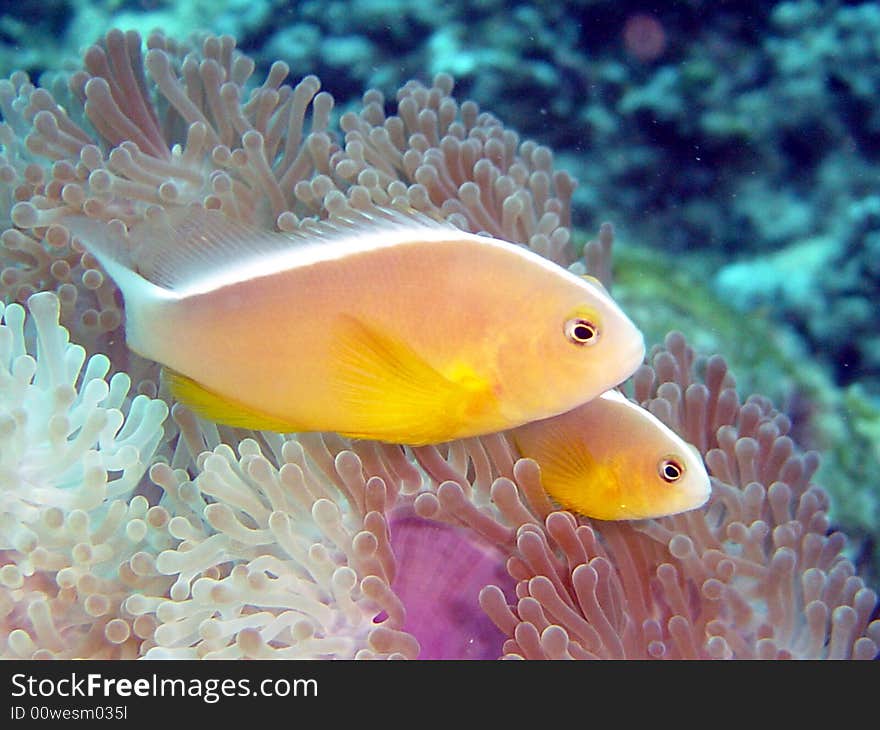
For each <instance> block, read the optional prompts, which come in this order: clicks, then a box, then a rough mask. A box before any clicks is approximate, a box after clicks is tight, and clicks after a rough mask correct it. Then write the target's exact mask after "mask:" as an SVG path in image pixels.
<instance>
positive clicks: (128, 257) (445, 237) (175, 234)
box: [72, 206, 614, 306]
mask: <svg viewBox="0 0 880 730" xmlns="http://www.w3.org/2000/svg"><path fill="white" fill-rule="evenodd" d="M85 223H95V225H85ZM72 228H73V229H74V231H75V233H77V234H78V235H81V236H82V237H83V240H82V243H83V245H84V246H85V247H86V249H88V250H89V251H91V252H92V253H94V254H95V255H96V256H97V257H98V258H99V260H100V261H101V263H102V264H103V265H104V266H105V268H107V269H108V273H110V275H111V276H112V277H113V278H114V279H116V281H117V284H119V285H120V287H121V288H122V289H123V293H125V289H126V288H127V287H126V286H125V284H124V283H123V281H121V280H120V279H123V278H124V277H122V276H119V275H118V271H119V269H120V268H125V269H128V270H129V271H130V270H131V268H132V267H133V266H134V267H136V273H137V274H139V275H140V277H142V278H143V279H145V280H146V281H147V282H150V283H151V284H152V285H154V287H158V288H159V289H160V290H163V291H162V292H161V298H163V299H164V298H167V299H178V300H180V299H185V298H188V297H192V296H197V295H199V294H206V293H208V292H212V291H216V290H218V289H221V288H223V287H226V286H231V285H233V284H239V283H241V282H244V281H250V280H253V279H258V278H262V277H266V276H271V275H274V274H278V273H280V272H283V271H289V270H291V269H295V268H301V267H306V266H310V265H312V264H316V263H319V262H324V261H333V260H338V259H342V258H345V257H346V256H350V255H352V254H355V253H363V252H366V251H372V250H379V249H383V248H389V247H393V246H400V245H405V244H414V245H417V244H420V243H432V242H443V241H450V242H454V241H457V242H462V241H473V242H478V243H479V244H480V245H481V246H495V247H502V248H504V250H505V251H507V252H509V253H511V254H513V255H518V256H521V257H523V258H525V259H527V260H529V261H530V262H531V264H532V265H533V266H535V265H536V266H540V267H542V268H545V269H547V270H551V271H553V272H554V273H555V274H556V275H557V276H563V277H570V278H571V280H572V281H577V282H578V284H579V285H581V286H584V287H585V288H586V287H589V288H590V291H591V294H592V296H594V297H599V298H600V299H607V303H609V304H611V305H612V306H614V305H613V303H612V300H611V297H610V296H609V295H608V294H607V293H606V292H603V291H600V290H598V289H596V288H595V287H592V286H590V285H589V284H588V283H586V282H584V281H583V280H582V279H581V278H580V277H578V276H577V275H575V274H572V273H571V272H569V271H567V270H566V269H564V268H563V267H561V266H558V265H557V264H554V263H553V262H551V261H549V260H548V259H545V258H543V257H542V256H540V255H538V254H537V253H535V252H533V251H531V250H529V249H528V248H526V247H524V246H521V245H519V244H513V243H509V242H507V241H501V240H498V239H495V238H492V237H489V236H483V235H477V234H473V233H468V232H466V231H462V230H461V229H459V228H457V227H456V226H454V225H452V224H451V223H449V222H447V221H444V220H439V221H438V220H435V219H433V218H431V217H429V216H427V215H425V214H423V213H420V212H417V211H414V210H408V211H406V212H402V211H398V210H394V209H389V208H376V209H374V210H372V211H370V212H364V211H354V210H352V211H350V212H347V213H346V215H345V216H334V217H333V218H331V219H330V220H327V221H307V222H304V224H303V228H302V229H301V230H300V231H296V232H292V233H287V232H285V233H278V232H274V231H266V230H261V229H259V228H257V227H255V226H251V225H249V224H246V223H242V222H240V221H235V220H232V219H229V218H227V217H226V216H225V215H224V214H223V213H221V212H219V211H216V210H206V209H204V208H202V207H199V206H192V207H190V208H180V209H177V210H174V211H170V212H162V213H160V214H159V215H153V216H148V218H147V220H145V221H143V222H140V223H138V224H135V225H134V226H133V227H132V228H131V230H130V231H129V234H128V241H124V240H121V236H119V235H118V234H117V233H116V232H114V231H113V230H112V229H111V228H110V227H108V226H106V225H105V224H100V223H97V222H94V221H86V220H85V219H84V220H83V221H82V222H81V223H80V224H79V225H75V226H72ZM116 239H120V240H116ZM111 268H112V269H113V271H111ZM159 295H160V292H158V291H157V292H156V293H155V294H153V296H159Z"/></svg>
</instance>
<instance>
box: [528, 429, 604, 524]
mask: <svg viewBox="0 0 880 730" xmlns="http://www.w3.org/2000/svg"><path fill="white" fill-rule="evenodd" d="M511 438H512V440H513V443H514V446H516V448H517V450H518V451H519V452H520V455H521V456H525V457H528V458H530V459H534V460H535V461H536V462H537V463H538V466H540V467H541V483H542V484H543V485H544V489H545V490H546V491H547V493H548V494H549V495H550V496H551V497H553V499H555V500H556V501H557V502H559V504H561V505H562V506H563V507H567V508H569V509H572V508H575V507H576V506H578V505H582V504H583V502H584V501H585V500H584V490H585V489H590V488H592V489H594V490H598V489H600V488H601V486H602V485H601V475H600V468H599V464H598V462H597V459H596V457H595V456H593V455H592V454H591V453H590V451H589V448H588V446H587V445H586V444H585V443H584V442H583V441H582V440H581V439H579V438H578V437H577V436H576V435H573V434H571V433H570V432H569V431H568V430H567V429H565V428H562V427H559V426H558V424H556V423H554V422H553V419H548V420H546V421H536V422H534V423H530V424H527V425H525V426H521V427H520V428H516V429H513V431H512V432H511ZM578 511H582V510H581V509H579V510H578Z"/></svg>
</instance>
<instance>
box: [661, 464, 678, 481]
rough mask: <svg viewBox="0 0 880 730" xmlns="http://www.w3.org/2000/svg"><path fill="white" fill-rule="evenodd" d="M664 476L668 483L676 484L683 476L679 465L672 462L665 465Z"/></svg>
mask: <svg viewBox="0 0 880 730" xmlns="http://www.w3.org/2000/svg"><path fill="white" fill-rule="evenodd" d="M663 476H664V477H665V478H666V480H667V481H670V482H674V481H675V480H676V479H678V478H679V477H680V476H681V469H679V468H678V465H677V464H673V463H672V462H669V463H666V464H664V465H663Z"/></svg>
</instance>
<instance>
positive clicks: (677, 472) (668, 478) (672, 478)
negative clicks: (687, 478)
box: [658, 456, 684, 484]
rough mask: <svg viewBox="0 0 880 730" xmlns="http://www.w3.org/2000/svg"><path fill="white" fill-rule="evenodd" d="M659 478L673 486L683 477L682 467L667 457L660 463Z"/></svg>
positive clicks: (676, 461) (675, 460)
mask: <svg viewBox="0 0 880 730" xmlns="http://www.w3.org/2000/svg"><path fill="white" fill-rule="evenodd" d="M658 471H659V472H660V478H661V479H662V480H663V481H664V482H667V483H668V484H674V483H675V482H677V481H678V480H679V479H681V478H682V476H684V466H683V465H682V464H681V463H680V462H679V461H678V460H677V459H673V458H672V457H671V456H667V457H666V458H665V459H662V460H661V461H660V467H659V469H658Z"/></svg>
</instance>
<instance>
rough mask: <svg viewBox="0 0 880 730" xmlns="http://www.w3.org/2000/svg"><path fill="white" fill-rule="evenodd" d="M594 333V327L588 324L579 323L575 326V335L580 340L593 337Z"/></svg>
mask: <svg viewBox="0 0 880 730" xmlns="http://www.w3.org/2000/svg"><path fill="white" fill-rule="evenodd" d="M593 334H594V333H593V328H592V327H590V325H588V324H579V325H576V326H575V328H574V336H575V337H577V339H579V340H589V339H592V337H593Z"/></svg>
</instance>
